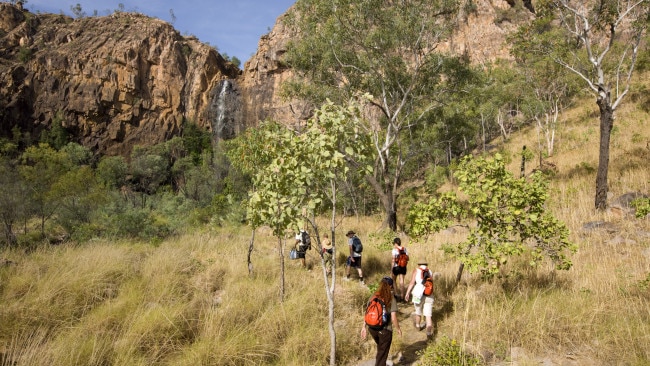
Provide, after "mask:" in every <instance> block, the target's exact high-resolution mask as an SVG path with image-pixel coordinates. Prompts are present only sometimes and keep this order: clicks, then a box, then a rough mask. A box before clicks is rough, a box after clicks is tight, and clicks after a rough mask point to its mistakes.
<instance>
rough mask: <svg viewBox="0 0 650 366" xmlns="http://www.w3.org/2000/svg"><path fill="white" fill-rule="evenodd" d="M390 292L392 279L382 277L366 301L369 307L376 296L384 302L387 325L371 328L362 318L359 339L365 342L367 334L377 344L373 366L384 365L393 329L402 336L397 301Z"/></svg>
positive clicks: (391, 340)
mask: <svg viewBox="0 0 650 366" xmlns="http://www.w3.org/2000/svg"><path fill="white" fill-rule="evenodd" d="M392 290H393V279H392V278H390V277H384V278H382V279H381V281H380V282H379V288H378V289H377V291H376V292H375V293H374V294H373V296H372V297H371V298H370V299H369V300H368V305H369V304H370V302H371V301H372V299H373V298H374V297H375V296H378V297H379V298H380V299H381V300H382V301H383V302H384V306H385V310H386V312H390V317H388V319H387V320H388V322H387V324H384V325H382V326H381V327H371V326H369V325H368V324H367V323H366V318H365V317H364V322H363V326H362V327H361V339H362V340H366V337H367V335H368V332H369V333H370V336H371V337H372V339H373V340H374V341H375V343H376V344H377V355H376V356H375V366H384V365H386V360H388V352H389V351H390V345H391V343H392V342H393V329H396V330H397V332H398V333H399V335H400V336H401V335H402V329H401V328H400V326H399V321H398V320H397V300H395V298H394V296H393V293H392Z"/></svg>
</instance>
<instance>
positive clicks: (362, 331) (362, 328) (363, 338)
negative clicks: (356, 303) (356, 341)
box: [361, 315, 392, 341]
mask: <svg viewBox="0 0 650 366" xmlns="http://www.w3.org/2000/svg"><path fill="white" fill-rule="evenodd" d="M391 316H392V315H391ZM367 336H368V332H367V331H366V323H363V325H362V326H361V340H364V341H365V340H366V337H367Z"/></svg>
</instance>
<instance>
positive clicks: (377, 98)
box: [284, 0, 467, 230]
mask: <svg viewBox="0 0 650 366" xmlns="http://www.w3.org/2000/svg"><path fill="white" fill-rule="evenodd" d="M460 8H461V4H460V2H458V1H445V0H442V1H431V0H426V1H425V0H410V1H386V0H303V1H299V2H297V3H296V8H295V9H296V12H295V14H294V16H293V17H292V18H290V19H289V20H288V24H289V25H290V26H292V27H294V29H295V31H296V32H297V33H298V34H299V36H298V37H296V40H295V41H294V42H291V43H290V45H289V46H288V52H287V54H286V55H285V59H284V60H285V61H286V62H287V64H288V65H289V66H290V67H291V68H292V70H294V71H295V72H296V74H297V78H295V79H294V80H293V81H292V82H290V83H288V84H286V85H285V87H286V88H285V91H286V92H287V94H288V95H290V96H293V97H297V98H300V99H303V100H307V101H311V102H313V103H314V105H321V104H322V103H323V101H324V100H325V99H327V98H329V99H331V100H332V101H334V102H335V103H341V102H344V101H346V100H348V99H349V98H351V97H353V96H355V95H359V94H364V93H368V94H370V95H372V96H373V97H372V99H371V100H370V102H369V106H370V107H371V108H369V109H368V110H367V111H366V112H367V115H369V116H371V121H370V123H369V124H368V125H366V126H360V127H363V128H364V129H363V130H361V131H359V133H363V134H365V135H367V136H369V137H370V139H371V140H372V143H373V146H374V159H375V162H374V168H373V174H367V175H366V176H365V178H366V180H367V181H368V183H369V185H370V186H372V187H373V189H374V190H375V192H376V193H377V195H378V196H379V199H380V201H381V204H382V206H383V209H384V211H385V214H386V223H387V224H388V226H389V227H390V228H391V229H392V230H396V228H397V200H398V198H399V193H400V189H401V186H400V183H401V182H402V180H403V172H404V167H405V165H406V164H407V163H409V162H413V161H416V158H417V156H416V155H415V154H414V153H413V151H411V150H409V147H410V146H411V143H410V141H409V139H410V138H412V136H413V135H412V133H413V131H414V130H416V129H418V128H421V126H422V124H423V123H424V122H426V121H428V120H430V119H431V118H432V116H431V114H432V111H433V110H434V109H436V108H437V107H440V106H441V105H442V104H443V99H444V96H445V95H446V94H447V93H449V92H450V89H452V88H453V87H455V86H456V85H455V82H456V81H458V80H459V79H463V77H465V76H466V75H467V74H466V73H465V71H466V70H465V68H464V67H463V63H461V62H459V59H457V58H453V57H448V56H447V55H445V54H444V53H442V52H441V51H440V50H439V48H440V47H441V44H442V43H443V42H445V41H447V40H448V37H449V36H450V34H451V33H452V31H453V30H454V27H455V25H456V24H457V22H458V19H457V16H458V12H459V9H460ZM351 164H353V162H351ZM353 166H354V165H353Z"/></svg>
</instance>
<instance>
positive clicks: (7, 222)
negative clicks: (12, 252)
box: [0, 156, 30, 246]
mask: <svg viewBox="0 0 650 366" xmlns="http://www.w3.org/2000/svg"><path fill="white" fill-rule="evenodd" d="M29 207H30V201H29V197H28V195H27V187H26V185H25V183H24V182H23V180H22V179H21V177H20V175H19V174H18V170H17V169H16V166H15V164H14V163H13V162H12V161H10V160H9V159H7V158H5V157H4V156H0V221H1V222H2V229H3V231H4V237H5V242H6V243H7V245H9V246H12V245H15V244H17V243H18V239H17V238H16V233H15V230H14V226H15V224H16V223H18V222H19V221H20V220H25V219H26V216H27V214H28V212H29Z"/></svg>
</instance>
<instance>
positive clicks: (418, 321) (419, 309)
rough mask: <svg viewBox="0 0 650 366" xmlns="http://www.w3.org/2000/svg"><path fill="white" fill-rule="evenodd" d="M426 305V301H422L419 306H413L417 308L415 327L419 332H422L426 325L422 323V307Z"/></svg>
mask: <svg viewBox="0 0 650 366" xmlns="http://www.w3.org/2000/svg"><path fill="white" fill-rule="evenodd" d="M423 305H424V299H422V300H421V302H420V303H419V304H413V307H414V308H415V327H416V328H417V329H418V330H422V327H423V325H424V324H422V323H421V320H422V306H423Z"/></svg>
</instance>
